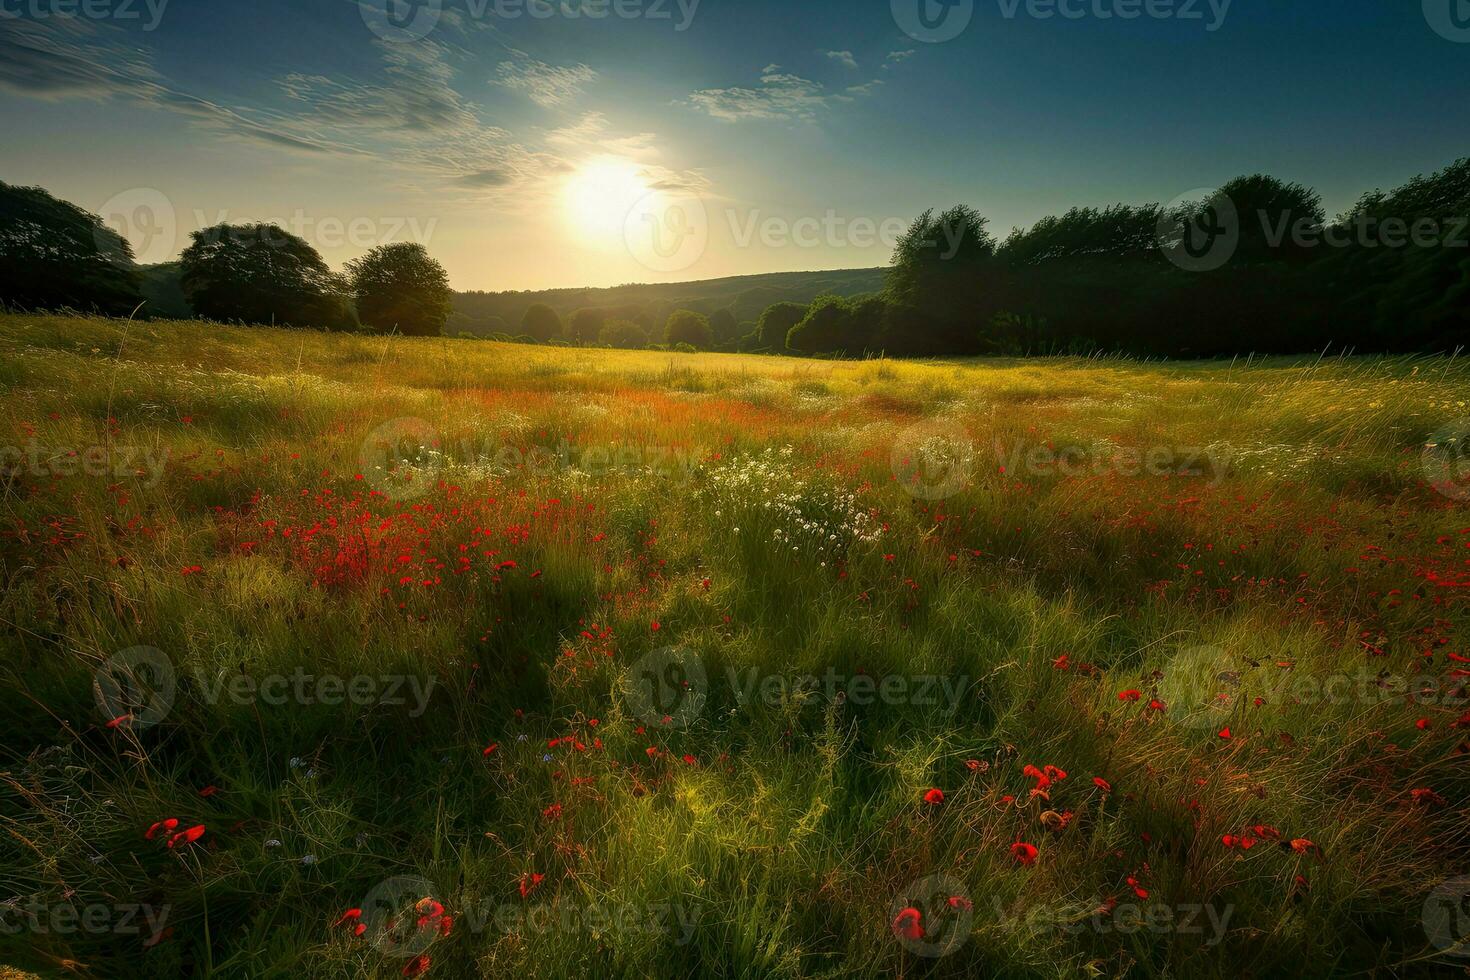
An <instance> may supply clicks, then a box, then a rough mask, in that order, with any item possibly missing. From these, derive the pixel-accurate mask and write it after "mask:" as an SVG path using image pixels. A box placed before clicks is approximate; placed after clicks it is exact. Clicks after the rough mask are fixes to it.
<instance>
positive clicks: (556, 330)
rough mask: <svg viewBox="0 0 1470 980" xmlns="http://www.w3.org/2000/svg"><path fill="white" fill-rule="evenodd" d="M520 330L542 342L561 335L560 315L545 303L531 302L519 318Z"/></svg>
mask: <svg viewBox="0 0 1470 980" xmlns="http://www.w3.org/2000/svg"><path fill="white" fill-rule="evenodd" d="M521 330H522V331H523V332H524V334H525V335H526V336H528V337H532V338H534V339H535V340H537V341H539V342H542V343H544V342H546V341H548V340H551V339H553V338H555V337H560V336H561V317H560V316H558V315H557V313H556V311H555V310H553V309H552V308H551V307H549V306H547V305H546V304H545V303H533V304H531V306H530V308H529V309H527V310H526V315H525V316H523V317H522V318H521Z"/></svg>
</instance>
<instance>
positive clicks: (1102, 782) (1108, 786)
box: [1092, 776, 1113, 793]
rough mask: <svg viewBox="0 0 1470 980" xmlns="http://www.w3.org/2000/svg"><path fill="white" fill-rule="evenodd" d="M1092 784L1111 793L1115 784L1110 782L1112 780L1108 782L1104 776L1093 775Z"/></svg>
mask: <svg viewBox="0 0 1470 980" xmlns="http://www.w3.org/2000/svg"><path fill="white" fill-rule="evenodd" d="M1092 785H1094V786H1096V787H1097V788H1098V789H1100V790H1102V791H1103V792H1104V793H1111V792H1112V791H1113V784H1112V783H1110V782H1108V781H1107V780H1106V779H1104V778H1102V777H1101V776H1093V777H1092Z"/></svg>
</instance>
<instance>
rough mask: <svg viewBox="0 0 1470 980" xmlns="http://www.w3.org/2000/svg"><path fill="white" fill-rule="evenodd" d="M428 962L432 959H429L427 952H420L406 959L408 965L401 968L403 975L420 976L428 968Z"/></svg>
mask: <svg viewBox="0 0 1470 980" xmlns="http://www.w3.org/2000/svg"><path fill="white" fill-rule="evenodd" d="M430 962H432V961H431V960H430V959H429V954H428V953H420V954H419V955H417V956H415V957H414V958H413V959H411V960H409V961H408V965H407V966H405V967H404V968H403V975H404V976H406V977H417V976H421V975H422V974H423V973H424V972H425V971H426V970H428V969H429V964H430Z"/></svg>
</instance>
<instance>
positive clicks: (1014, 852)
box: [1011, 841, 1036, 868]
mask: <svg viewBox="0 0 1470 980" xmlns="http://www.w3.org/2000/svg"><path fill="white" fill-rule="evenodd" d="M1011 857H1013V858H1015V859H1016V861H1017V863H1019V864H1021V865H1024V866H1025V867H1028V868H1029V867H1031V865H1033V864H1035V863H1036V845H1035V844H1027V843H1025V842H1024V841H1017V842H1016V843H1014V844H1012V845H1011Z"/></svg>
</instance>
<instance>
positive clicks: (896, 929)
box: [893, 906, 924, 940]
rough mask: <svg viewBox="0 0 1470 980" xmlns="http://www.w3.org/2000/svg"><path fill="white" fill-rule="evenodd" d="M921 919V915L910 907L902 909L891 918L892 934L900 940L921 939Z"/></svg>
mask: <svg viewBox="0 0 1470 980" xmlns="http://www.w3.org/2000/svg"><path fill="white" fill-rule="evenodd" d="M923 918H924V915H923V913H922V912H920V911H919V910H918V909H916V908H914V907H912V906H910V907H908V908H906V909H903V910H902V911H900V912H899V913H898V915H896V916H894V918H893V934H894V935H895V936H898V938H900V939H910V940H919V939H923V938H924V926H923V924H922V922H923Z"/></svg>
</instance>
